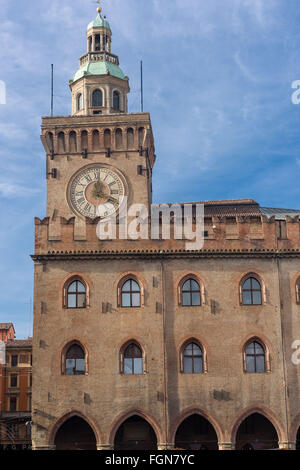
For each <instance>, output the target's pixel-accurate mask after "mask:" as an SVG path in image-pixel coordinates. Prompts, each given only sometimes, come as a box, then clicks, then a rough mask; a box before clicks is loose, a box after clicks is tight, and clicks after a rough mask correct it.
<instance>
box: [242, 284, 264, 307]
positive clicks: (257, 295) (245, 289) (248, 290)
mask: <svg viewBox="0 0 300 470" xmlns="http://www.w3.org/2000/svg"><path fill="white" fill-rule="evenodd" d="M242 304H243V305H262V289H261V284H260V282H259V281H258V280H257V279H256V278H255V277H248V278H247V279H246V280H245V281H244V282H243V284H242Z"/></svg>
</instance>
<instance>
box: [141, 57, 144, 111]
mask: <svg viewBox="0 0 300 470" xmlns="http://www.w3.org/2000/svg"><path fill="white" fill-rule="evenodd" d="M143 112H144V83H143V61H142V60H141V113H143Z"/></svg>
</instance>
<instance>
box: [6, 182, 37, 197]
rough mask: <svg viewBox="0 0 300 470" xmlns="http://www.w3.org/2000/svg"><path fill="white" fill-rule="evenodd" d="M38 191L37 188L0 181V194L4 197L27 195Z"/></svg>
mask: <svg viewBox="0 0 300 470" xmlns="http://www.w3.org/2000/svg"><path fill="white" fill-rule="evenodd" d="M39 192H40V189H39V188H29V187H26V186H21V185H19V184H15V183H8V182H3V183H1V182H0V195H1V196H2V197H4V198H14V197H17V198H18V197H28V196H32V195H33V194H36V193H39Z"/></svg>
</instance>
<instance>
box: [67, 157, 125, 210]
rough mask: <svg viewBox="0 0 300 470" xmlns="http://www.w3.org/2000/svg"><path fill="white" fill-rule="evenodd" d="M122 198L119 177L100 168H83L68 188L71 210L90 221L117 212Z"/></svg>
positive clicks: (122, 186)
mask: <svg viewBox="0 0 300 470" xmlns="http://www.w3.org/2000/svg"><path fill="white" fill-rule="evenodd" d="M124 196H125V188H124V183H123V181H122V179H121V177H120V176H119V175H118V174H117V173H116V172H115V171H112V170H111V169H110V168H106V167H102V166H93V167H88V168H85V169H84V170H82V171H81V172H80V173H78V174H77V175H76V177H75V178H74V180H73V181H72V183H71V187H70V201H71V204H72V206H73V208H74V209H75V210H76V211H77V212H79V213H80V214H81V215H83V216H85V217H89V218H91V219H94V218H96V217H102V218H107V217H109V216H111V215H112V214H114V213H115V212H117V211H118V209H119V207H120V205H121V203H122V201H123V199H124Z"/></svg>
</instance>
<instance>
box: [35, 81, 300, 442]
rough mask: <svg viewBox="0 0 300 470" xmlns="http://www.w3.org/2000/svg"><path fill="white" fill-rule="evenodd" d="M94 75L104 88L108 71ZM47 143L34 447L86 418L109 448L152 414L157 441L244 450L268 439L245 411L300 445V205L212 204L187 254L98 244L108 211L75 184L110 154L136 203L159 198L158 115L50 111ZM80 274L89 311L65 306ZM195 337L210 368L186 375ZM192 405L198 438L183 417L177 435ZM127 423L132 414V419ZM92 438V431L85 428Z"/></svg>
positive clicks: (168, 244) (39, 230)
mask: <svg viewBox="0 0 300 470" xmlns="http://www.w3.org/2000/svg"><path fill="white" fill-rule="evenodd" d="M81 80H85V78H82V79H79V80H78V83H77V85H76V84H75V85H76V86H78V87H79V88H80V86H81V85H80V84H81ZM94 80H96V81H98V83H99V86H100V85H101V84H102V83H105V84H107V82H108V81H109V77H107V76H105V77H102V76H100V75H99V76H97V77H94ZM75 85H74V87H75ZM73 112H74V110H73ZM74 114H76V113H74ZM117 129H118V130H121V138H120V131H119V132H118V133H117ZM129 129H130V133H129V134H130V140H128V130H129ZM106 130H109V131H110V132H109V134H110V140H109V141H105V135H106V136H107V135H108V133H106V134H105V131H106ZM94 131H98V133H99V140H98V138H97V145H95V141H93V135H94ZM71 133H72V145H71V137H70V135H71ZM117 134H118V139H117V138H116V135H117ZM42 142H43V144H44V148H45V151H46V162H47V212H46V218H45V219H43V220H40V219H36V220H35V253H34V255H33V256H32V258H33V260H34V282H35V293H34V340H33V375H34V383H33V423H34V424H33V448H35V449H54V448H55V447H56V448H58V447H59V446H63V445H67V444H66V442H65V441H64V440H63V439H62V438H61V435H62V432H63V427H64V426H67V425H68V423H71V422H72V421H70V420H75V421H74V423H75V422H77V423H78V422H79V421H78V420H82V421H84V422H85V423H87V424H86V426H87V427H89V429H90V431H91V432H92V434H93V436H94V441H95V442H93V446H95V447H96V448H97V449H99V450H105V449H110V448H114V447H115V448H122V446H124V445H125V444H124V442H125V441H124V440H126V439H128V442H129V441H130V438H129V437H127V438H126V439H125V437H124V436H125V434H126V433H127V435H128V436H129V434H130V432H131V433H132V434H131V436H134V432H135V431H134V429H135V430H136V429H137V428H138V427H139V426H140V423H141V422H142V421H143V420H144V422H147V423H148V424H149V425H150V427H151V429H152V431H154V435H155V439H154V438H153V439H152V444H153V445H154V444H155V445H156V447H158V448H159V449H169V448H174V447H178V446H180V447H183V446H185V445H187V444H185V442H186V441H187V440H190V441H191V442H190V448H193V446H194V447H195V446H196V447H195V448H197V445H198V444H199V445H202V444H203V445H205V446H207V447H209V448H219V449H234V448H235V447H237V448H241V447H242V445H248V443H249V444H250V445H255V444H253V441H255V442H256V441H259V440H260V439H261V440H262V441H264V437H263V436H261V435H260V434H259V433H258V434H257V433H256V434H255V431H254V428H255V426H254V425H253V430H252V431H251V429H250V428H251V426H250V424H251V423H250V421H249V420H248V421H247V418H248V417H251V416H254V415H255V420H256V423H261V424H260V426H259V429H260V432H261V434H263V433H264V429H265V428H266V429H267V427H268V425H270V426H271V427H272V432H271V431H270V432H269V431H266V433H267V434H268V432H269V434H268V436H267V437H266V438H265V441H266V442H265V444H264V445H265V446H268V445H270V446H271V441H272V446H273V447H274V446H275V447H276V446H277V447H279V448H281V449H294V448H295V447H296V441H297V433H298V429H299V426H300V407H299V403H300V402H299V385H300V380H299V366H297V365H295V364H294V363H293V361H292V354H293V352H295V350H294V349H293V348H292V345H293V342H294V341H295V340H297V339H298V338H297V335H298V332H299V326H300V324H299V314H300V304H299V285H298V283H299V279H300V219H299V217H300V212H298V211H288V212H286V213H285V214H283V215H282V214H281V215H280V216H278V214H277V212H276V211H275V210H274V211H273V212H272V210H270V211H268V210H266V209H265V208H261V207H260V206H259V204H258V203H256V202H255V201H253V200H251V199H249V200H236V201H206V202H204V203H203V204H204V206H205V226H204V236H205V242H204V247H203V249H201V250H198V251H187V250H186V249H185V242H186V240H175V239H174V237H173V236H171V239H170V240H162V239H159V240H120V239H117V240H107V241H100V240H99V239H98V238H97V234H96V226H97V223H98V219H88V218H84V217H82V216H80V215H79V214H77V213H76V211H74V210H73V209H72V205H71V203H70V200H69V196H68V188H69V185H70V181H71V180H72V178H73V177H74V175H76V173H77V172H78V171H79V170H81V169H82V168H88V167H93V165H95V164H101V165H103V166H104V167H109V168H112V169H115V170H116V171H119V172H121V173H122V175H123V177H124V179H125V180H126V185H127V188H126V192H127V195H128V201H129V204H132V203H139V204H145V205H146V207H148V208H150V205H151V203H152V169H153V166H154V164H155V158H156V157H155V147H154V138H153V133H152V127H151V121H150V116H149V114H148V113H135V114H125V113H119V114H118V113H117V114H116V113H113V114H110V113H103V115H91V113H90V112H88V115H74V116H71V117H45V118H43V121H42ZM108 144H109V145H108ZM53 169H55V170H56V171H55V172H53ZM194 205H195V204H194ZM171 233H173V232H172V230H171ZM250 278H251V279H254V281H253V282H255V280H256V281H257V282H258V284H259V285H260V289H259V295H260V296H261V297H260V299H261V301H260V302H259V303H258V304H256V305H255V304H254V305H253V304H247V302H246V304H245V301H244V297H243V295H246V294H245V292H244V290H245V289H246V288H245V285H246V284H244V283H245V282H246V281H247V279H250ZM70 279H71V280H75V281H76V280H77V281H78V282H81V283H82V284H83V285H84V286H85V300H84V302H83V304H82V306H81V308H80V307H79V308H68V302H67V300H66V299H67V296H68V294H69V291H68V286H69V284H70V283H69V284H68V280H70ZM130 279H132V280H134V281H135V282H136V283H137V285H138V288H139V292H140V297H139V302H140V306H136V307H134V306H133V307H129V306H122V295H123V293H122V286H123V285H125V284H124V282H125V280H130ZM189 279H192V280H194V281H195V282H196V284H197V285H198V286H199V291H197V292H198V293H197V296H198V297H199V298H201V305H199V304H197V305H194V306H184V300H183V299H184V296H183V289H184V288H183V285H184V282H183V281H185V280H189ZM123 280H124V282H122V281H123ZM196 284H195V285H196ZM243 289H244V290H243ZM246 290H247V289H246ZM252 294H253V293H252ZM198 297H195V298H198ZM196 303H197V302H196ZM299 339H300V338H299ZM249 341H250V343H251V341H252V342H257V344H260V345H261V348H262V350H263V354H264V370H263V372H261V373H251V372H249V369H247V367H248V365H247V364H248V363H247V360H248V359H249V357H248V356H247V354H246V352H245V346H246V345H247V344H248V343H249ZM130 343H133V344H135V345H136V346H137V347H138V348H139V349H140V352H141V358H140V360H141V361H142V366H141V372H140V373H139V374H126V373H124V360H125V359H124V358H125V356H124V354H125V350H126V348H125V346H126V345H127V344H130ZM72 344H75V345H79V346H80V347H81V349H82V351H83V353H84V373H83V374H80V375H68V374H67V373H66V370H67V366H66V360H67V352H68V347H69V345H70V346H71V345H72ZM188 344H195V345H198V350H199V351H200V350H201V354H202V356H201V361H202V366H203V370H202V372H201V373H186V369H185V367H186V366H185V364H186V362H185V361H186V358H185V351H186V349H185V347H186V345H188ZM251 344H252V343H251ZM199 354H200V353H199ZM246 356H247V357H246ZM199 357H200V356H199ZM78 360H80V359H78ZM195 361H196V359H195ZM137 364H138V362H137ZM194 416H200V417H201V418H203V420H202V424H203V423H204V424H205V425H204V424H203V426H204V427H203V430H202V431H201V432H200V431H199V432H197V430H196V431H195V436H194V437H187V435H186V434H185V433H187V431H185V430H184V429H183V428H182V429H183V430H182V432H181V433H179V431H178V430H179V428H180V426H181V425H182V424H183V422H184V420H185V419H189V417H194ZM257 416H258V417H257ZM76 420H77V421H76ZM126 420H129V421H128V422H129V423H131V425H130V426H128V427H127V428H126V430H124V429H125V428H124V429H123V428H122V425H123V423H124V422H125V421H126ZM193 420H194V421H193V423H194V424H195V426H196V427H197V419H196V418H193ZM245 420H246V421H247V423H246V424H245ZM260 420H261V421H260ZM268 423H269V424H268ZM202 424H201V423H200V424H199V426H200V425H201V426H202ZM252 424H253V423H252ZM246 425H247V426H248V427H247V426H246ZM78 426H79V425H78ZM205 426H207V427H206V428H205ZM210 426H211V427H212V428H211V427H210ZM121 428H122V429H121ZM204 428H205V429H204ZM246 428H247V429H246ZM65 429H67V428H65ZM120 429H121V431H120ZM66 432H67V431H66ZM147 432H148V431H147ZM59 433H60V434H59ZM122 433H123V434H122ZM238 433H239V434H238ZM272 433H273V434H272ZM179 434H180V436H179ZM58 435H59V436H60V438H59V439H58V437H57V436H58ZM83 435H84V436H85V437H84V438H83V439H85V440H87V439H89V438H88V437H87V436H88V435H89V431H88V429H87V428H86V429H85V428H84V430H83V431H82V436H83ZM140 435H142V431H140ZM199 435H200V437H199ZM201 435H202V436H206V437H203V439H202V438H201ZM237 435H238V438H237ZM149 436H150V433H148V437H149ZM176 436H177V437H176ZM211 436H214V437H211ZM272 436H275V437H272ZM122 439H123V440H122ZM149 439H150V437H149ZM201 439H202V441H203V442H202V441H201ZM131 440H134V438H133V437H132V439H131ZM141 440H143V439H142V438H141ZM268 440H269V441H268ZM154 441H155V443H154ZM273 441H274V442H275V441H276V442H275V444H274V442H273ZM146 442H148V441H147V439H146V437H145V438H144V443H146ZM149 442H150V441H149ZM268 442H270V444H268ZM85 444H86V443H85ZM90 444H91V443H90ZM152 444H151V445H152ZM91 445H92V444H91ZM145 445H146V444H145ZM147 445H150V444H147ZM186 448H188V447H186Z"/></svg>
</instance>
